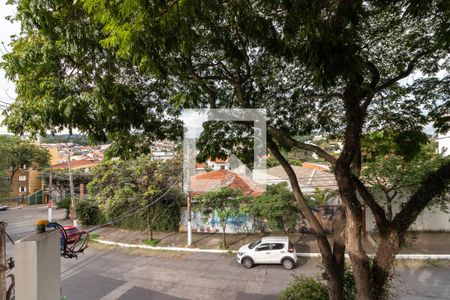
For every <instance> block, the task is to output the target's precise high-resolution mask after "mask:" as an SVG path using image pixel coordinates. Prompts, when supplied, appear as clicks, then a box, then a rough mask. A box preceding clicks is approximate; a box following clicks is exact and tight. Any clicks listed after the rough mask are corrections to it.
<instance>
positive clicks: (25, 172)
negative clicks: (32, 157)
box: [10, 165, 43, 198]
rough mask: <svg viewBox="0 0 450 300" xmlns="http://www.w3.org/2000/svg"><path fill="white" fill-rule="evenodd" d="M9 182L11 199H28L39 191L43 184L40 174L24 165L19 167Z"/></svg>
mask: <svg viewBox="0 0 450 300" xmlns="http://www.w3.org/2000/svg"><path fill="white" fill-rule="evenodd" d="M10 174H11V173H10ZM10 180H11V197H12V198H15V197H17V196H19V197H28V196H29V195H31V194H33V193H36V192H37V191H39V190H41V188H42V184H43V181H42V179H41V174H40V172H39V171H38V170H35V169H33V168H31V167H29V166H26V165H23V166H21V167H20V168H19V169H18V170H17V171H16V172H15V174H14V176H13V178H12V179H10Z"/></svg>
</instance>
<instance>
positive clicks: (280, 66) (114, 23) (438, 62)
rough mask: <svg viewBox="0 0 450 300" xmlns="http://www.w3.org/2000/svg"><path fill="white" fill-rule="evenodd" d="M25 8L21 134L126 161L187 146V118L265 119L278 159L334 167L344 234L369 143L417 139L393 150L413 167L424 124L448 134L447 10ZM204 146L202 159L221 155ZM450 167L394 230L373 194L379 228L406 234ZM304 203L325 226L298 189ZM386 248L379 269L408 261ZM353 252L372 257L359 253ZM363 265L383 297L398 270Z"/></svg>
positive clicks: (26, 0)
mask: <svg viewBox="0 0 450 300" xmlns="http://www.w3.org/2000/svg"><path fill="white" fill-rule="evenodd" d="M11 2H12V1H11ZM15 3H17V4H18V13H17V15H16V16H15V18H17V19H18V20H20V21H21V23H22V26H23V30H22V34H21V36H20V37H18V38H17V39H16V40H15V41H14V42H13V45H12V49H13V50H12V52H11V53H9V54H7V55H5V56H4V63H2V67H3V68H4V69H5V71H6V74H7V76H8V78H9V79H11V80H13V81H15V82H16V83H17V92H18V99H17V101H16V103H14V104H13V105H12V106H11V107H10V109H8V110H7V112H6V119H5V123H6V124H7V125H8V127H9V128H10V130H12V131H14V132H18V133H20V132H23V131H30V132H35V133H41V134H42V133H44V131H45V130H46V129H51V130H59V129H61V128H63V127H69V128H72V127H77V128H79V129H80V130H81V131H82V132H86V133H87V134H88V135H89V137H90V138H91V139H93V140H97V141H102V140H105V139H106V138H108V139H110V140H112V141H114V142H115V145H116V146H115V147H113V148H112V149H113V150H114V149H115V150H116V153H117V154H119V153H120V154H121V155H122V156H123V157H133V156H135V155H136V153H139V152H146V151H148V146H149V143H150V142H151V141H152V140H153V139H155V138H158V137H161V136H168V137H174V136H180V130H179V129H180V128H179V122H177V121H176V117H177V115H178V112H179V110H180V109H184V108H206V107H210V108H265V109H266V110H267V114H268V119H267V125H268V132H269V135H268V142H269V148H270V149H271V151H272V152H273V153H277V151H278V149H284V150H287V151H289V150H290V149H291V148H295V147H298V148H301V149H304V150H310V149H313V150H314V151H315V152H316V154H318V155H319V156H321V157H322V158H323V159H326V160H327V161H330V162H331V163H332V164H335V170H336V176H339V177H341V178H340V179H342V180H338V183H339V185H340V186H339V187H340V190H341V191H342V192H341V196H342V198H343V199H342V200H343V202H344V204H345V206H346V209H347V210H353V213H352V214H348V215H347V219H346V224H349V225H348V226H351V225H352V223H355V224H353V225H354V227H353V228H357V226H358V222H360V221H358V220H359V219H358V211H360V207H359V206H360V205H361V204H360V202H359V201H358V199H357V197H356V190H355V189H356V188H358V189H359V190H361V189H362V190H365V189H364V185H362V187H361V185H355V184H352V182H353V183H360V180H359V179H360V178H359V167H360V163H361V161H360V154H361V151H360V150H361V143H360V142H361V134H362V133H363V132H371V131H377V130H381V129H383V130H386V131H388V132H395V131H401V132H402V133H403V132H407V133H408V134H406V135H401V136H399V139H398V140H397V141H396V143H397V144H398V145H400V148H399V150H407V151H406V152H405V151H399V152H397V154H398V155H402V156H403V157H405V158H406V157H407V156H408V155H409V152H410V149H415V150H417V149H419V148H414V147H415V145H417V143H416V139H417V138H420V135H417V133H420V131H421V130H422V128H423V126H424V125H426V124H428V123H430V122H433V124H434V125H433V126H435V128H436V129H437V130H440V131H445V130H446V129H448V128H449V124H450V123H449V118H448V109H449V104H448V103H449V101H448V98H449V95H450V93H449V89H448V86H449V85H448V82H449V77H448V75H447V74H445V70H448V69H449V66H450V60H449V59H448V49H449V44H450V42H449V41H450V29H449V28H450V27H449V26H450V25H449V23H448V20H449V19H450V6H449V2H448V1H446V0H431V1H420V0H402V1H380V0H369V1H332V0H322V1H307V0H299V1H264V0H256V1H246V0H237V1H223V0H208V1H155V0H150V1H140V2H136V1H132V0H124V1H106V0H84V1H81V2H74V3H72V2H61V1H57V2H56V5H55V2H54V1H48V0H43V1H37V2H36V1H35V0H17V2H15ZM37 3H38V5H37ZM83 8H84V9H85V10H83ZM443 72H444V76H441V75H442V73H443ZM412 74H422V75H423V76H421V77H419V76H411V75H412ZM313 130H319V131H320V132H323V133H324V134H326V135H327V136H328V137H329V138H339V139H342V140H343V144H344V148H343V151H342V152H341V154H340V155H339V158H336V157H334V156H331V155H330V154H329V153H326V152H325V151H324V150H323V149H322V148H320V147H315V146H314V145H310V144H306V143H302V142H299V141H297V140H295V139H294V138H293V137H296V136H299V135H300V136H301V135H307V134H309V133H311V132H312V131H313ZM231 132H233V131H231ZM234 132H236V131H234ZM238 132H239V131H238ZM412 133H414V134H412ZM247 137H248V136H247ZM203 140H204V141H206V143H203V144H204V145H205V149H206V150H211V149H212V150H217V149H218V147H217V146H216V145H214V144H212V143H209V142H210V141H209V140H208V139H207V138H205V139H203ZM234 140H236V141H238V142H237V143H235V144H233V143H230V140H229V139H223V141H224V144H225V145H224V146H226V147H227V148H228V149H224V151H225V152H226V151H230V152H231V151H232V150H233V149H235V148H236V147H237V146H239V145H240V144H243V142H242V137H241V136H239V135H236V139H234ZM220 142H221V141H220V140H218V141H217V143H220ZM250 144H251V143H246V144H245V145H250ZM402 145H408V147H401V146H402ZM211 146H214V148H211ZM413 146H414V147H413ZM135 150H139V151H135ZM204 155H207V153H205V154H204ZM243 155H244V156H245V153H243ZM281 157H282V155H281ZM411 157H413V156H411ZM411 157H410V158H411ZM410 158H408V159H410ZM278 160H279V161H282V159H281V158H279V159H278ZM336 160H337V162H336ZM449 166H450V165H448V164H444V165H443V166H442V167H441V168H439V169H437V171H436V172H435V173H431V174H430V175H429V176H431V177H427V178H428V179H427V181H424V182H422V185H421V187H420V188H419V189H418V191H419V192H420V193H419V194H418V195H416V197H411V199H409V200H410V201H409V202H408V204H409V205H408V204H407V205H406V206H405V207H406V208H408V209H405V210H403V214H402V215H400V216H401V217H400V218H401V222H397V223H396V224H393V223H391V222H385V221H384V220H385V218H384V217H385V216H384V215H383V213H382V212H380V210H379V209H377V206H376V205H375V204H374V203H373V199H372V198H373V197H372V195H370V193H368V194H366V193H364V194H363V195H364V201H365V202H367V203H370V204H371V209H372V212H374V213H376V214H377V215H378V216H379V217H378V218H377V220H378V223H377V226H378V227H382V228H383V229H386V231H387V230H388V229H392V228H394V227H399V228H400V231H404V230H406V229H404V227H405V226H406V228H407V227H408V226H407V225H408V224H410V223H412V222H413V221H414V219H415V218H416V217H417V213H419V212H420V211H421V210H423V208H424V207H425V205H424V204H426V203H425V202H429V201H431V199H432V198H433V197H434V195H437V194H438V193H439V192H440V191H441V190H442V189H443V188H445V187H446V186H447V185H448V175H447V174H449V172H448V168H449ZM124 167H125V166H124ZM285 167H286V168H288V167H289V166H288V165H286V164H285ZM432 175H433V176H432ZM437 183H438V184H437ZM133 187H134V184H131V187H130V186H126V185H125V184H123V189H122V188H121V189H120V190H121V192H122V195H121V196H120V197H119V198H121V199H122V198H124V197H130V198H132V197H133V196H134V193H133V190H132V188H133ZM105 189H106V187H105ZM344 191H345V192H344ZM113 194H114V193H111V195H113ZM296 198H297V202H298V203H299V204H300V205H301V207H302V211H304V212H306V213H308V214H305V216H306V215H308V218H310V221H315V220H314V216H313V214H312V213H311V210H310V208H309V207H308V206H307V203H305V199H303V197H302V196H301V193H300V192H297V193H296ZM118 203H120V201H118ZM123 204H124V205H123V206H122V207H121V208H120V209H123V208H125V207H127V205H125V204H127V203H126V202H125V203H123ZM116 214H117V212H116ZM380 215H381V216H380ZM380 220H381V221H380ZM311 224H312V225H314V224H316V222H311ZM314 226H316V225H314ZM317 226H319V225H317ZM350 228H352V227H350ZM394 229H395V230H396V229H397V228H394ZM395 230H394V231H395ZM320 232H321V230H320V228H317V230H316V234H317V237H318V238H319V239H321V241H322V242H323V244H324V245H325V247H322V248H321V249H323V250H324V251H323V253H322V255H323V257H326V259H324V263H325V264H327V263H328V264H331V265H333V264H334V263H333V262H336V260H335V259H334V258H333V255H334V254H336V255H339V253H334V251H335V250H336V251H338V252H339V249H336V248H333V247H331V245H330V244H329V243H328V241H327V239H326V237H324V236H323V234H321V233H320ZM346 233H348V234H351V235H352V236H351V237H348V240H353V241H358V240H360V238H361V237H360V236H359V230H354V231H346ZM386 238H395V236H393V235H389V237H386ZM396 243H397V241H386V243H380V244H382V245H391V246H392V245H395V244H396ZM357 244H358V243H357V242H355V243H348V244H347V246H348V247H352V246H354V245H357ZM397 244H398V243H397ZM383 247H384V246H383ZM385 248H386V249H380V250H381V251H378V253H377V257H376V258H375V260H378V261H379V262H380V263H381V264H382V262H386V261H388V262H389V261H392V260H391V258H392V256H393V255H395V252H396V251H397V250H398V249H397V248H396V247H394V248H393V249H387V248H388V247H385ZM327 249H328V250H327ZM332 249H333V250H332ZM352 250H353V251H355V253H357V254H358V255H359V256H358V257H359V258H360V259H361V258H362V259H365V260H368V257H367V256H366V254H365V253H364V252H363V251H361V250H360V249H352ZM383 250H392V251H383ZM383 255H387V256H389V255H390V256H391V257H382V256H383ZM355 261H356V260H355ZM375 265H376V266H377V267H379V266H380V265H379V264H375ZM364 266H365V267H364V268H365V271H364V275H367V273H369V272H371V271H373V272H372V273H371V276H358V274H356V275H355V279H357V280H359V281H364V280H366V282H365V283H361V285H358V286H360V287H366V288H361V289H360V290H359V291H358V292H359V293H362V294H360V295H358V297H359V298H369V297H371V296H372V295H368V294H364V293H368V292H372V293H374V294H376V293H378V292H380V291H381V290H382V289H381V287H382V284H383V282H385V279H386V276H385V274H388V273H389V268H390V267H391V265H389V266H387V265H383V266H382V267H381V268H382V269H383V272H379V270H378V272H377V269H376V268H375V269H372V270H370V269H369V264H368V263H365V264H364ZM333 267H337V266H335V265H334V266H333ZM338 267H339V266H338ZM342 267H343V266H342V263H341V266H340V268H342ZM327 268H328V269H329V270H331V269H330V265H328V266H327ZM358 270H359V269H358ZM361 274H362V273H360V274H359V275H361ZM383 276H384V277H383ZM380 285H381V286H380ZM334 296H335V297H339V295H334Z"/></svg>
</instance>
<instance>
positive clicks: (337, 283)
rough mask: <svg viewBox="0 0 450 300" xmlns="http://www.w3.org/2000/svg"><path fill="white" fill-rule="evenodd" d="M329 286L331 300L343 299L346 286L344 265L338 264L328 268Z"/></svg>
mask: <svg viewBox="0 0 450 300" xmlns="http://www.w3.org/2000/svg"><path fill="white" fill-rule="evenodd" d="M328 269H329V270H328V271H327V272H326V273H327V277H328V278H327V287H328V299H329V300H342V299H344V297H343V293H342V292H343V287H344V271H345V269H344V265H343V264H341V265H338V264H336V265H335V266H334V267H331V268H328Z"/></svg>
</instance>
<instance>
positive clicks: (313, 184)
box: [253, 163, 338, 194]
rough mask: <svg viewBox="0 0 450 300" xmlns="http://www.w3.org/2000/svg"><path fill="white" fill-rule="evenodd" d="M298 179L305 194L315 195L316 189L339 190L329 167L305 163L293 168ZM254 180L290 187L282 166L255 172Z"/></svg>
mask: <svg viewBox="0 0 450 300" xmlns="http://www.w3.org/2000/svg"><path fill="white" fill-rule="evenodd" d="M291 167H292V169H293V170H294V172H295V175H296V177H297V181H298V183H299V185H300V188H301V189H302V191H303V192H304V193H305V194H311V193H313V192H314V191H315V190H316V188H317V189H320V190H325V189H329V190H337V189H338V185H337V182H336V179H335V178H334V175H333V174H332V173H330V172H329V167H328V166H325V165H319V164H314V163H304V164H303V166H291ZM253 179H254V180H255V181H257V182H259V183H260V184H267V185H270V184H277V183H281V182H286V183H287V184H288V186H289V188H291V187H290V186H291V185H290V181H289V178H288V176H287V174H286V172H285V171H284V169H283V167H282V166H276V167H273V168H269V169H267V170H266V171H265V173H264V172H261V171H254V172H253Z"/></svg>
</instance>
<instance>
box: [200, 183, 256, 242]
mask: <svg viewBox="0 0 450 300" xmlns="http://www.w3.org/2000/svg"><path fill="white" fill-rule="evenodd" d="M194 199H195V201H196V203H195V205H194V210H196V211H199V212H201V213H202V214H203V215H204V216H205V218H207V216H208V215H210V214H213V213H215V214H217V217H218V218H219V224H220V227H222V242H223V247H224V248H227V247H228V246H227V239H226V229H227V222H228V219H229V218H234V217H238V216H239V215H241V214H242V213H243V211H244V210H245V209H246V208H245V204H246V202H247V200H246V198H245V197H244V196H243V195H242V192H241V191H240V190H236V189H231V188H229V187H222V188H220V189H218V190H217V191H211V192H205V193H202V194H200V195H198V196H196V197H195V198H194Z"/></svg>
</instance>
